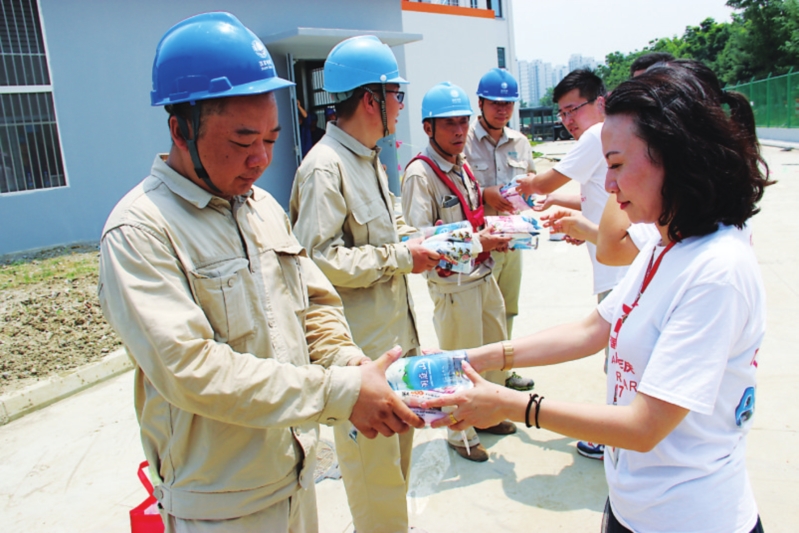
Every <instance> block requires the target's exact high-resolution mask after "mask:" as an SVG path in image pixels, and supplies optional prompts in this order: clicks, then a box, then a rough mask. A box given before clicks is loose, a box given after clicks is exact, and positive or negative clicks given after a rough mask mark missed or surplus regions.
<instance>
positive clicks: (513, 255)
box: [464, 68, 535, 390]
mask: <svg viewBox="0 0 799 533" xmlns="http://www.w3.org/2000/svg"><path fill="white" fill-rule="evenodd" d="M477 96H478V103H479V106H480V116H479V117H477V120H474V121H473V122H472V125H471V127H470V128H469V135H468V136H467V138H466V150H465V151H464V155H466V160H467V161H469V164H470V165H471V166H472V169H473V170H474V174H475V176H476V177H477V180H478V181H479V182H480V185H481V186H482V187H483V201H484V202H485V209H486V215H501V214H512V213H514V208H513V205H512V204H511V203H510V202H509V201H508V200H506V199H505V198H504V197H503V195H502V194H501V193H500V188H501V187H503V186H505V185H507V184H508V183H511V182H512V181H514V180H515V179H518V178H519V177H522V176H526V175H527V174H529V173H534V172H535V164H534V163H533V151H532V148H531V147H530V141H529V140H528V139H527V137H526V136H525V135H523V134H522V133H520V132H518V131H516V130H514V129H512V128H509V127H508V123H509V122H510V120H511V119H512V118H513V114H514V105H515V104H516V102H517V101H518V100H519V84H518V83H517V81H516V78H514V77H513V75H512V74H511V73H510V72H508V71H507V70H504V69H499V68H493V69H491V70H489V71H488V72H487V73H486V74H485V75H484V76H483V77H482V78H480V83H479V84H478V86H477ZM492 257H493V258H494V263H495V264H494V277H495V278H496V280H497V283H499V288H500V290H501V291H502V297H503V298H504V300H505V313H506V323H507V328H508V336H509V337H510V336H511V335H512V334H513V319H514V318H515V317H516V315H517V314H518V313H519V289H520V287H521V281H522V251H520V250H515V251H511V252H509V253H507V254H497V253H494V254H492ZM506 385H507V386H508V387H510V388H512V389H516V390H530V389H532V388H533V385H534V383H533V380H532V379H530V378H527V377H522V376H520V375H519V374H517V373H515V372H513V373H509V375H508V376H506Z"/></svg>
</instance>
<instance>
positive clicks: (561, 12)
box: [511, 0, 733, 65]
mask: <svg viewBox="0 0 799 533" xmlns="http://www.w3.org/2000/svg"><path fill="white" fill-rule="evenodd" d="M511 1H512V2H513V18H514V34H515V38H516V59H518V60H522V59H526V60H528V61H530V60H533V59H541V60H543V61H544V62H545V63H552V64H553V65H568V62H569V56H571V55H572V54H581V55H583V56H587V57H593V58H594V59H596V60H597V61H598V62H604V60H605V56H606V55H607V54H609V53H611V52H616V51H618V52H624V53H629V52H632V51H633V50H640V49H642V48H643V47H645V46H646V45H647V44H649V41H650V40H652V39H656V38H660V37H674V36H675V35H676V36H682V34H683V32H684V31H685V27H686V26H698V25H699V23H700V22H702V21H703V20H704V19H706V18H707V17H713V18H714V19H715V20H716V22H729V21H730V19H731V17H730V16H731V14H732V12H733V11H732V9H730V8H729V7H727V6H726V5H725V4H726V0H511Z"/></svg>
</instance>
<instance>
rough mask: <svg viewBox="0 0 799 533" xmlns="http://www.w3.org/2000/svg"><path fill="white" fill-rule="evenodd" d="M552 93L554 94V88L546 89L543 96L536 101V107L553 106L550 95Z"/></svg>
mask: <svg viewBox="0 0 799 533" xmlns="http://www.w3.org/2000/svg"><path fill="white" fill-rule="evenodd" d="M553 92H555V88H554V87H550V88H549V89H547V92H546V93H544V96H542V97H541V98H540V99H539V100H538V105H540V106H550V105H554V103H553V102H552V93H553Z"/></svg>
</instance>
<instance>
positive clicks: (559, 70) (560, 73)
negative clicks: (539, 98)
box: [550, 65, 569, 87]
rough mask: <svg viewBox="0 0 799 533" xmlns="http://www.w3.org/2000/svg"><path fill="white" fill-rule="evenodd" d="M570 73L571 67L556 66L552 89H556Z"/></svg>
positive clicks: (553, 70)
mask: <svg viewBox="0 0 799 533" xmlns="http://www.w3.org/2000/svg"><path fill="white" fill-rule="evenodd" d="M568 73H569V67H567V66H566V65H555V67H554V68H553V69H552V81H551V83H552V85H550V87H554V86H555V85H557V84H558V83H560V80H562V79H563V78H565V77H566V74H568Z"/></svg>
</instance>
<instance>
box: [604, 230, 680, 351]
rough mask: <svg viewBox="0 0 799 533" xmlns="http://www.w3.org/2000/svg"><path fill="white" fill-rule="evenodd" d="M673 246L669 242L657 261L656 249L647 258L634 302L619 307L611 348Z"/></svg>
mask: <svg viewBox="0 0 799 533" xmlns="http://www.w3.org/2000/svg"><path fill="white" fill-rule="evenodd" d="M675 244H677V241H671V242H670V243H669V244H668V245H667V246H666V249H665V250H663V253H662V254H660V255H659V256H658V258H657V260H655V250H657V248H655V249H653V250H652V257H650V258H649V266H648V267H647V268H646V273H645V274H644V281H643V282H641V289H640V290H639V291H638V296H636V297H635V301H634V302H633V304H632V305H631V306H629V307H628V306H627V305H626V304H624V303H623V304H622V305H621V310H622V315H621V317H619V320H618V321H616V327H615V328H613V333H612V334H611V339H610V344H611V348H615V347H616V339H618V337H619V331H620V330H621V326H622V324H624V321H625V320H627V317H628V316H630V313H632V311H633V309H635V308H636V307H637V306H638V300H640V299H641V295H642V294H644V291H645V290H646V288H647V287H649V283H650V282H651V281H652V278H654V277H655V274H657V271H658V268H660V262H661V261H663V256H664V255H666V254H667V253H668V251H669V250H671V249H672V248H673V247H674V245H675Z"/></svg>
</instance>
